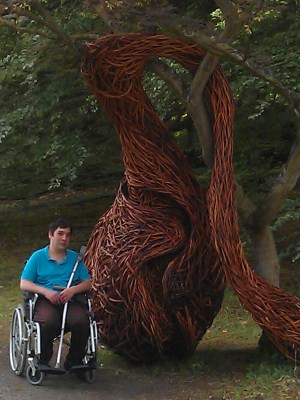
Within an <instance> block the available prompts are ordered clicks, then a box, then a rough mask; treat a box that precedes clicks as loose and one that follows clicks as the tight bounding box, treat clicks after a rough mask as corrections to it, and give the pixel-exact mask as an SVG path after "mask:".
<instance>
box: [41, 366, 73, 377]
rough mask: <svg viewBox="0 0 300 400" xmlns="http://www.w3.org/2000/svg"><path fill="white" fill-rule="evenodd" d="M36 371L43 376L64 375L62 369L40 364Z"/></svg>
mask: <svg viewBox="0 0 300 400" xmlns="http://www.w3.org/2000/svg"><path fill="white" fill-rule="evenodd" d="M38 370H39V371H41V372H44V373H45V374H52V375H63V374H65V373H66V370H65V369H63V368H54V367H51V366H50V365H46V364H40V365H39V366H38Z"/></svg>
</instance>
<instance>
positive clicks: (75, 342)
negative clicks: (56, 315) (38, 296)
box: [66, 301, 89, 365]
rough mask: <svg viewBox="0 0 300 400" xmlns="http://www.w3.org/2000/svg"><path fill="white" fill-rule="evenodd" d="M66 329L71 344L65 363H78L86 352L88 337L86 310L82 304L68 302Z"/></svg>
mask: <svg viewBox="0 0 300 400" xmlns="http://www.w3.org/2000/svg"><path fill="white" fill-rule="evenodd" d="M66 330H67V331H70V332H71V346H70V349H69V353H68V355H67V364H68V363H69V364H71V365H80V364H81V363H82V359H83V357H84V356H85V353H86V344H87V340H88V337H89V318H88V314H87V310H86V309H85V308H84V307H83V306H82V305H80V304H78V303H75V302H72V301H71V302H69V304H68V313H67V320H66Z"/></svg>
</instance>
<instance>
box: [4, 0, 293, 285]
mask: <svg viewBox="0 0 300 400" xmlns="http://www.w3.org/2000/svg"><path fill="white" fill-rule="evenodd" d="M84 4H85V6H83V3H82V2H79V1H75V2H72V1H51V2H48V1H38V0H31V1H5V2H3V5H5V6H6V7H2V18H1V24H2V27H6V28H9V29H10V30H12V31H14V32H17V33H18V35H20V36H21V37H24V36H23V35H24V34H28V35H29V36H30V37H33V36H34V35H37V34H38V35H39V37H43V38H45V40H47V41H49V42H50V43H56V45H55V46H57V44H59V46H62V47H63V48H64V49H68V51H71V52H72V53H73V54H74V57H75V58H76V57H80V55H81V54H83V52H84V46H83V42H84V41H85V40H92V39H93V38H95V37H97V36H98V35H99V34H101V33H103V32H107V31H110V32H111V31H120V30H122V31H125V32H126V31H148V32H164V33H169V34H171V35H173V36H176V37H178V38H181V39H184V40H188V41H190V42H194V43H196V44H198V45H199V46H200V47H202V48H203V49H205V50H207V55H206V57H205V58H204V60H203V62H202V63H201V65H200V66H199V69H198V71H197V72H196V74H195V75H194V77H193V79H192V81H191V82H190V84H189V85H188V86H187V85H186V84H185V81H182V80H181V79H180V76H179V74H178V73H177V67H176V68H174V67H172V65H170V64H166V63H163V62H162V61H157V62H155V63H152V65H151V69H152V71H154V72H155V73H156V74H159V76H160V77H161V78H162V79H163V80H164V81H165V82H166V83H167V85H169V86H170V87H171V88H172V89H173V90H175V93H176V96H177V97H178V98H179V99H180V101H181V106H180V107H181V110H182V109H185V110H186V111H187V113H188V115H189V117H190V118H191V119H192V120H193V123H194V126H195V128H196V130H197V132H198V135H199V141H200V144H201V148H202V156H203V160H204V162H205V164H206V165H207V166H208V167H211V165H212V163H213V156H212V155H213V140H212V135H211V127H210V122H209V118H208V115H207V112H206V110H205V107H203V100H202V97H203V96H202V95H203V90H204V87H205V84H206V82H207V80H208V79H209V77H210V75H211V73H212V71H213V70H214V68H215V66H216V65H217V63H219V62H220V61H222V62H224V63H225V64H224V65H225V68H226V69H227V71H229V75H231V76H232V77H236V76H240V80H241V76H242V79H245V76H247V75H246V73H247V74H248V77H247V80H246V82H247V84H246V83H245V81H244V82H243V84H241V85H240V86H239V88H238V89H236V92H237V93H238V90H240V93H242V90H245V89H247V90H248V88H250V90H251V88H252V87H255V86H254V85H262V86H263V88H264V90H262V89H261V90H260V92H259V103H260V105H261V110H260V111H261V112H262V110H263V112H265V111H268V112H270V111H269V110H272V107H275V108H276V109H278V108H279V109H280V110H282V109H283V107H287V108H288V110H289V114H290V115H292V116H293V118H294V122H293V124H292V126H291V127H290V129H291V130H293V131H294V142H293V144H292V146H291V149H290V153H289V155H288V157H287V160H286V163H284V164H283V165H282V166H281V170H280V171H278V165H277V174H276V176H272V177H271V178H272V179H268V182H270V184H269V186H268V187H267V190H266V186H264V188H263V191H262V193H261V194H260V195H259V196H255V197H256V198H254V199H253V198H250V197H249V196H248V195H246V192H245V190H244V189H243V187H242V186H241V185H240V184H238V185H237V199H238V208H239V213H240V217H241V220H242V222H243V225H244V227H245V228H246V229H247V231H248V233H249V236H250V238H251V242H252V247H253V251H252V259H253V266H254V268H255V270H256V271H257V272H258V273H259V274H260V275H262V276H264V277H265V278H266V279H267V280H268V281H269V282H271V283H273V284H275V285H279V261H278V256H277V252H276V246H275V242H274V238H273V234H272V230H271V224H272V221H273V220H274V218H275V217H276V215H277V214H278V212H279V211H280V210H281V208H282V206H283V204H284V201H285V200H286V198H287V196H288V194H289V193H290V192H291V190H293V188H294V187H295V185H296V183H297V180H298V178H299V172H300V168H299V167H300V146H299V135H300V125H299V118H300V102H299V96H298V94H297V91H296V90H297V88H296V87H295V85H293V83H292V81H293V80H295V81H296V76H295V75H293V74H292V72H291V71H289V72H288V74H287V73H286V69H285V67H284V66H283V68H279V67H280V63H282V62H283V60H284V58H285V57H286V56H287V55H286V52H285V51H283V50H284V49H282V47H281V56H280V52H279V51H278V50H277V51H276V56H277V57H278V60H275V61H276V62H275V61H274V62H272V63H271V65H267V64H266V62H267V61H268V60H267V58H268V57H266V56H265V55H262V54H259V53H258V52H257V50H258V51H261V50H262V49H263V46H259V42H258V38H261V36H260V35H261V32H266V33H268V35H270V34H271V33H272V29H273V26H274V21H275V22H276V28H278V26H281V27H282V31H284V24H285V19H286V18H289V19H290V20H291V21H292V22H293V24H294V25H295V27H296V26H297V24H298V20H297V18H296V17H295V15H296V16H297V12H298V6H297V2H296V1H292V0H290V1H279V0H278V1H276V0H274V1H260V0H259V1H255V0H248V1H244V0H235V1H228V0H216V1H215V2H210V1H200V2H195V1H189V2H180V4H179V3H178V2H172V1H169V2H168V1H154V0H153V1H147V0H144V1H140V2H136V1H133V0H132V1H126V2H122V1H116V0H115V1H100V0H99V1H86V2H85V3H84ZM175 5H176V6H178V8H177V9H176V8H175ZM64 7H66V8H68V9H70V10H72V12H71V13H70V17H69V18H70V19H69V20H70V21H71V18H72V15H73V16H74V13H77V14H78V7H79V9H80V11H81V13H82V15H84V16H85V18H86V19H87V20H89V25H88V28H87V27H86V26H85V27H84V24H82V25H80V26H79V28H77V26H76V27H75V24H73V25H72V23H71V22H70V25H69V24H66V23H65V19H66V17H65V19H64V18H62V17H63V15H64V16H65V15H66V14H64V13H63V12H62V10H63V8H64ZM72 13H73V14H72ZM104 24H106V27H105V26H104ZM280 33H281V31H279V33H278V40H280ZM296 39H297V38H296V34H295V37H294V40H295V43H296ZM269 40H270V39H269ZM266 42H268V37H267V40H266ZM272 43H274V42H273V41H272ZM279 43H280V42H279V41H278V44H279ZM290 44H291V43H289V45H290ZM264 46H265V47H266V46H267V44H265V45H264ZM56 48H57V47H56ZM263 50H264V49H263ZM289 57H290V60H291V61H290V62H291V64H293V63H295V60H296V55H295V56H294V57H293V56H292V55H289ZM77 60H78V61H79V58H77ZM279 73H281V74H283V78H277V74H279ZM286 78H288V79H286ZM247 85H248V86H247ZM266 85H268V90H265V88H266ZM270 88H271V89H270ZM252 90H253V89H252ZM248 97H249V99H250V101H251V96H250V95H249V94H248ZM266 97H268V99H267V101H266ZM240 98H241V94H240ZM279 99H280V100H279ZM181 114H182V115H184V112H182V113H181ZM182 121H183V118H180V122H182ZM239 129H241V130H243V129H244V128H243V127H242V128H240V127H239ZM290 136H292V135H290ZM280 161H282V160H280ZM272 174H273V175H274V170H272Z"/></svg>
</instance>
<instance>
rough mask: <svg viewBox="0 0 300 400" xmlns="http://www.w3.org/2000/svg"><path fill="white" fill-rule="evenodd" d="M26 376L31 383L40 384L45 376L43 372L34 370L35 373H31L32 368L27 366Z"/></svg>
mask: <svg viewBox="0 0 300 400" xmlns="http://www.w3.org/2000/svg"><path fill="white" fill-rule="evenodd" d="M26 378H27V380H28V382H30V383H31V384H32V385H40V384H41V383H42V381H43V380H44V378H45V373H44V372H42V371H39V370H36V371H35V374H33V372H32V368H31V366H29V367H28V368H27V371H26Z"/></svg>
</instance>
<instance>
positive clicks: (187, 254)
mask: <svg viewBox="0 0 300 400" xmlns="http://www.w3.org/2000/svg"><path fill="white" fill-rule="evenodd" d="M203 56H204V52H203V51H202V50H201V49H199V48H198V47H197V46H195V45H192V44H188V43H185V42H182V41H179V40H176V39H173V38H170V37H168V36H164V35H146V34H128V35H121V34H116V35H108V36H106V37H103V38H100V39H98V40H97V41H95V42H94V43H91V44H89V45H88V52H87V55H86V57H85V59H84V62H83V65H82V71H83V74H84V76H85V78H86V80H87V82H88V83H89V85H90V87H91V89H92V91H93V93H94V94H95V96H96V98H97V100H98V101H99V103H100V104H101V106H102V107H104V109H105V110H106V112H107V114H108V116H109V117H110V118H111V119H112V121H113V122H114V124H115V127H116V129H117V132H118V134H119V137H120V141H121V144H122V150H123V160H124V165H125V178H124V181H123V182H121V184H120V188H119V191H118V194H117V196H116V199H115V201H114V203H113V205H112V206H111V208H110V209H109V210H108V211H107V212H106V214H105V215H103V216H102V217H101V218H100V220H99V222H98V224H97V225H96V226H95V228H94V231H93V233H92V235H91V237H90V240H89V243H88V251H87V256H86V263H87V266H88V268H89V270H90V271H91V274H92V280H93V289H94V293H95V295H94V310H95V314H96V318H97V321H98V326H99V333H100V336H101V339H102V340H103V341H104V342H105V343H106V344H108V345H109V346H110V347H111V348H113V349H114V351H116V352H117V353H119V354H121V355H124V356H126V357H128V358H130V359H133V360H138V361H145V360H146V361H147V360H153V359H155V358H159V357H168V356H171V355H172V356H186V355H189V354H191V353H192V352H193V351H194V349H195V348H196V346H197V344H198V342H199V340H200V339H201V338H202V336H203V335H204V334H205V332H206V330H207V328H208V327H209V326H210V325H211V323H212V321H213V319H214V317H215V315H216V314H217V312H218V311H219V309H220V306H221V303H222V299H223V292H224V286H225V281H227V282H228V283H229V284H230V285H231V286H232V287H233V289H234V290H235V291H236V293H237V295H238V297H239V299H240V300H241V302H242V303H243V304H244V305H245V306H246V307H247V308H248V310H249V311H250V312H251V313H252V315H253V318H254V320H255V321H256V322H257V323H258V324H259V325H260V326H261V327H262V328H263V329H264V330H265V332H266V334H267V335H268V337H269V338H270V339H271V340H272V341H273V343H274V344H275V345H276V346H277V347H278V348H279V349H280V350H281V351H282V352H283V353H284V354H285V355H287V356H288V357H295V355H296V354H297V351H298V350H299V347H300V318H299V316H300V299H299V298H297V297H295V296H291V295H289V294H287V293H285V292H284V291H283V290H281V289H279V288H276V287H274V286H272V285H269V284H268V283H267V282H266V281H264V280H263V279H261V278H259V277H258V276H256V275H255V274H254V273H253V272H252V270H251V268H250V267H249V266H248V264H247V261H246V258H245V256H244V253H243V250H242V245H241V242H240V239H239V234H238V223H237V215H236V206H235V186H234V176H233V169H232V120H233V99H232V95H231V92H230V89H229V87H228V84H227V81H226V78H225V77H224V75H223V73H222V71H221V69H220V68H217V69H216V70H215V72H214V74H213V75H212V77H211V79H210V80H209V82H208V84H207V85H206V88H205V101H206V103H207V107H208V110H209V112H210V115H211V120H212V125H213V131H214V135H215V159H214V166H213V169H212V173H211V184H210V188H209V190H208V192H207V194H206V196H205V194H203V193H202V191H201V188H200V187H199V183H198V182H197V181H196V179H195V178H194V176H193V173H192V171H191V169H190V167H189V166H188V164H187V162H186V160H185V157H184V156H183V154H182V152H181V150H180V149H179V148H178V146H177V145H176V143H175V141H174V140H173V138H171V137H170V136H169V135H168V134H167V132H166V129H165V127H164V125H163V123H162V121H161V120H160V119H159V118H158V116H157V114H156V113H155V111H154V109H153V107H152V105H151V104H150V101H149V99H148V97H147V95H146V94H145V92H144V90H143V87H142V84H141V80H142V74H143V69H144V65H145V62H146V61H147V60H148V59H151V58H158V57H165V58H171V59H174V60H176V61H177V62H178V63H180V64H182V65H183V66H184V67H185V68H186V69H188V70H190V71H191V72H193V71H194V70H195V69H196V68H197V67H198V65H199V63H200V62H201V59H202V58H203Z"/></svg>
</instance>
